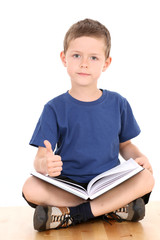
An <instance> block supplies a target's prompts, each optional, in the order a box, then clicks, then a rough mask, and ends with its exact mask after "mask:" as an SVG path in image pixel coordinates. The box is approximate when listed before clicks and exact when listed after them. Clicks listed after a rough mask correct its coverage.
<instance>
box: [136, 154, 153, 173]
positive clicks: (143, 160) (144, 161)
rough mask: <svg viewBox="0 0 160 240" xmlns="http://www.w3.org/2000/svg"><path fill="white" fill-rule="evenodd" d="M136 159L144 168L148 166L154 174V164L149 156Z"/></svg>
mask: <svg viewBox="0 0 160 240" xmlns="http://www.w3.org/2000/svg"><path fill="white" fill-rule="evenodd" d="M135 161H136V162H137V163H138V164H139V165H140V166H142V167H143V168H146V169H147V170H148V171H150V172H151V173H152V174H153V170H152V166H151V164H150V162H149V160H148V158H146V157H145V156H143V157H138V158H136V159H135Z"/></svg>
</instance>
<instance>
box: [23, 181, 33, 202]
mask: <svg viewBox="0 0 160 240" xmlns="http://www.w3.org/2000/svg"><path fill="white" fill-rule="evenodd" d="M32 178H33V177H30V178H28V179H27V180H26V181H25V183H24V185H23V188H22V193H23V195H24V197H25V199H26V200H27V201H31V200H32V199H31V196H32V189H33V185H32V182H33V181H32V180H33V179H32Z"/></svg>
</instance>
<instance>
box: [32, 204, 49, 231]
mask: <svg viewBox="0 0 160 240" xmlns="http://www.w3.org/2000/svg"><path fill="white" fill-rule="evenodd" d="M46 222H47V213H46V211H45V208H44V207H42V206H37V207H36V209H35V212H34V217H33V226H34V229H35V230H37V231H39V232H41V231H45V230H46Z"/></svg>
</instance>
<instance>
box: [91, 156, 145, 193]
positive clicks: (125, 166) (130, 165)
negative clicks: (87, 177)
mask: <svg viewBox="0 0 160 240" xmlns="http://www.w3.org/2000/svg"><path fill="white" fill-rule="evenodd" d="M134 169H139V170H141V169H143V168H142V167H141V166H140V165H139V164H137V163H136V162H135V161H134V160H133V159H129V160H127V161H125V162H123V163H122V164H120V165H118V166H116V167H114V168H112V169H110V170H108V171H106V172H104V173H102V174H99V175H98V176H96V177H95V178H93V179H92V180H91V181H90V182H89V184H88V187H87V192H88V194H89V193H90V191H91V188H92V187H93V185H95V186H96V187H97V188H99V186H100V185H101V184H102V182H107V181H110V179H112V178H113V177H114V176H118V175H121V174H122V175H123V174H124V175H125V174H127V172H130V171H131V170H134ZM104 177H105V178H104ZM100 179H101V181H100ZM94 188H95V187H94Z"/></svg>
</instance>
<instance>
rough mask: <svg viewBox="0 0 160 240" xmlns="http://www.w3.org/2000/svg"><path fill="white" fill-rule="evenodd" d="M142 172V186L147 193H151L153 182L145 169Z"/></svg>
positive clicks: (152, 178)
mask: <svg viewBox="0 0 160 240" xmlns="http://www.w3.org/2000/svg"><path fill="white" fill-rule="evenodd" d="M143 172H144V186H145V187H146V188H147V193H149V192H151V191H152V190H153V188H154V185H155V180H154V177H153V175H152V173H151V172H149V171H148V170H147V169H144V170H143Z"/></svg>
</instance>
